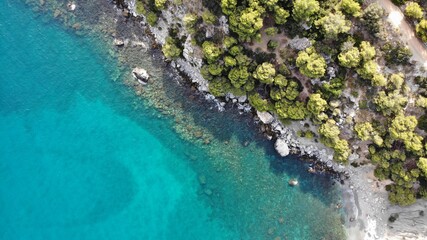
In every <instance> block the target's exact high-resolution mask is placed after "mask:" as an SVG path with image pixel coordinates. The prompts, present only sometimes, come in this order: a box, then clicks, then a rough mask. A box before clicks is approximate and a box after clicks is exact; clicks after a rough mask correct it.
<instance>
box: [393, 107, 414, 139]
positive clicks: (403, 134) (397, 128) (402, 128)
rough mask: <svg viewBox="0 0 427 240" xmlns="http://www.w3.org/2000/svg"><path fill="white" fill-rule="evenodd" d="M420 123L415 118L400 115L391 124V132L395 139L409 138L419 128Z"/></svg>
mask: <svg viewBox="0 0 427 240" xmlns="http://www.w3.org/2000/svg"><path fill="white" fill-rule="evenodd" d="M417 124H418V121H417V119H416V118H415V117H414V116H405V115H403V114H402V113H400V114H398V115H397V116H396V117H395V118H394V119H393V120H392V122H391V125H390V128H389V132H390V136H391V137H392V138H394V139H402V140H403V139H405V138H408V134H409V133H411V132H413V131H414V130H415V128H416V127H417Z"/></svg>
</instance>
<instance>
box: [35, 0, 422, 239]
mask: <svg viewBox="0 0 427 240" xmlns="http://www.w3.org/2000/svg"><path fill="white" fill-rule="evenodd" d="M46 1H48V0H46ZM42 2H43V3H44V1H40V4H41V3H42ZM126 2H127V3H128V4H127V6H128V8H124V9H123V8H119V9H116V10H117V13H116V18H126V19H129V20H128V21H132V22H134V23H135V24H136V25H138V26H137V27H141V30H140V32H138V34H136V35H135V36H134V37H135V38H136V39H137V40H135V41H134V40H132V41H130V40H128V39H126V38H121V37H122V36H121V35H119V34H120V33H123V32H125V31H127V29H126V28H124V29H119V28H117V29H116V31H117V32H118V33H119V34H117V35H116V34H115V33H113V32H112V33H111V36H112V39H111V42H112V44H113V45H115V46H116V47H117V48H122V47H128V46H130V47H132V48H138V49H147V48H148V47H147V46H146V45H145V43H144V41H140V40H138V39H140V38H142V39H144V38H146V37H150V36H151V38H152V40H153V41H152V42H153V43H154V42H155V44H153V46H152V47H160V46H161V45H162V44H164V42H165V38H166V36H167V34H168V32H167V31H165V30H167V26H168V24H173V23H174V21H178V20H179V21H180V18H175V19H174V18H172V14H170V11H169V15H168V13H167V10H165V11H164V12H165V14H166V16H169V20H170V21H169V22H168V21H166V20H165V19H162V18H160V19H159V24H163V25H162V26H164V27H163V28H161V29H154V28H151V27H149V26H148V24H146V22H145V18H144V17H142V16H137V17H134V16H131V15H132V11H134V10H135V5H134V4H132V3H133V1H126ZM69 3H70V4H68V5H67V6H73V7H72V9H71V8H70V7H68V9H62V10H61V11H62V13H61V11H60V10H57V11H58V13H59V14H63V15H65V14H64V12H66V11H72V12H73V13H74V14H77V13H79V12H80V11H84V9H83V8H79V7H80V6H79V3H78V1H77V2H74V1H70V2H69ZM116 3H118V4H117V6H119V7H124V4H125V1H123V0H121V1H117V2H116ZM110 6H111V8H112V9H113V5H112V4H110ZM184 12H185V11H184V9H181V10H179V11H174V13H177V14H181V17H182V14H184ZM55 15H57V14H56V11H55V14H54V17H55ZM55 18H56V17H55ZM166 19H168V17H166ZM177 19H178V20H177ZM181 19H182V18H181ZM116 20H117V19H116ZM162 21H163V23H161V22H162ZM175 23H176V22H175ZM76 24H78V23H73V22H72V21H69V23H67V25H70V28H72V29H75V30H76V31H78V29H77V27H75V26H76ZM225 25H226V24H225V23H224V24H223V27H224V28H225V27H226V26H225ZM80 27H82V28H84V25H83V26H81V25H79V28H80ZM143 32H145V33H147V34H146V35H144V36H141V35H142V33H143ZM107 35H108V34H107ZM124 35H125V36H127V35H129V34H124ZM190 41H191V39H187V41H186V43H188V44H185V45H184V46H185V47H186V49H187V50H184V57H185V59H178V60H175V61H172V62H171V63H170V65H171V66H172V67H174V69H176V72H177V73H179V74H180V75H181V76H183V77H184V78H186V79H188V80H189V81H191V82H192V83H193V84H192V85H193V86H194V88H196V87H197V88H198V91H199V92H201V93H202V94H204V98H205V99H206V100H208V101H211V102H214V103H215V105H216V106H217V108H218V109H219V110H220V111H221V110H222V109H224V106H225V105H226V102H228V103H231V104H233V106H236V107H237V109H238V111H240V112H251V111H252V109H251V107H250V106H249V104H248V103H247V99H246V98H245V97H244V96H233V95H230V94H229V95H227V96H226V97H225V98H224V99H216V98H214V97H213V96H212V95H211V94H209V93H208V91H207V90H208V83H207V81H205V80H204V79H203V78H202V77H201V74H200V70H199V69H200V66H201V61H202V60H201V58H200V57H199V58H197V57H194V56H191V54H190V53H191V49H189V48H191V42H190ZM122 49H125V48H122ZM193 51H195V50H194V49H193ZM125 54H126V53H125ZM133 57H134V58H137V57H138V56H133ZM135 67H137V66H135ZM148 74H149V72H148ZM129 75H131V73H130V74H129ZM139 75H140V76H141V75H143V74H139ZM141 81H142V80H141ZM132 84H135V85H142V84H145V81H143V82H142V83H141V82H139V81H134V82H133V83H132ZM148 84H150V81H148ZM253 118H254V120H255V122H257V123H259V126H260V129H261V131H262V133H263V135H264V136H265V137H266V138H267V139H270V140H273V141H275V143H277V144H276V145H277V147H276V149H279V150H280V151H281V153H282V155H287V154H298V155H300V156H303V159H306V160H308V161H310V162H312V164H311V166H312V167H313V168H315V170H316V171H317V172H324V171H327V172H329V173H331V174H336V176H337V180H339V181H340V182H341V183H343V199H344V205H345V206H342V207H343V209H344V211H345V212H346V215H347V219H346V221H345V225H346V229H347V232H348V238H349V239H425V238H424V236H426V235H427V229H426V228H427V227H426V226H427V216H426V214H424V212H425V210H423V209H426V207H427V204H426V203H425V201H418V202H417V204H415V205H413V206H411V207H409V208H405V207H397V206H391V205H390V204H389V202H388V200H387V193H386V191H385V185H386V183H384V182H379V181H377V180H376V178H375V177H374V176H373V174H372V172H373V169H374V166H372V165H370V164H368V165H363V166H360V167H353V166H351V165H349V166H343V165H339V164H336V163H335V162H333V161H332V155H333V152H332V150H331V149H330V148H328V147H325V146H324V145H323V144H321V143H318V142H316V141H314V140H313V139H306V138H300V137H298V136H297V132H298V130H302V129H305V126H304V125H305V123H306V122H304V121H300V122H293V123H292V124H290V125H286V126H285V125H283V124H282V123H281V122H280V121H279V120H278V118H277V116H274V115H272V114H270V113H265V112H264V113H260V112H256V113H255V112H254V116H253ZM310 130H312V131H315V129H310ZM350 157H356V158H357V156H350ZM348 177H349V178H348ZM344 179H346V181H343V180H344ZM390 216H394V218H393V219H392V220H393V221H390V220H389V219H390ZM399 216H402V217H399ZM417 226H420V227H419V228H417ZM423 227H424V228H423Z"/></svg>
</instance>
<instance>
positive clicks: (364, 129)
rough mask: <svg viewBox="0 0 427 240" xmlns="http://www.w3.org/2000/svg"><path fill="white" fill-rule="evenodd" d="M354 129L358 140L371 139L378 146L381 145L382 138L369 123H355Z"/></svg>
mask: <svg viewBox="0 0 427 240" xmlns="http://www.w3.org/2000/svg"><path fill="white" fill-rule="evenodd" d="M354 130H355V131H356V134H357V136H358V137H359V138H360V140H362V141H368V140H371V141H373V142H374V143H375V144H376V145H378V146H382V145H383V142H384V140H383V138H382V137H381V136H380V134H379V133H378V131H377V130H375V129H374V127H373V126H372V124H371V123H369V122H364V123H356V125H355V126H354Z"/></svg>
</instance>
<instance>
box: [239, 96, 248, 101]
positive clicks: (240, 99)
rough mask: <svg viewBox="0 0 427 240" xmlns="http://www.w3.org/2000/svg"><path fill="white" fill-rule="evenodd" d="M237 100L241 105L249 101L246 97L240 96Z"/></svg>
mask: <svg viewBox="0 0 427 240" xmlns="http://www.w3.org/2000/svg"><path fill="white" fill-rule="evenodd" d="M237 100H238V101H239V103H244V102H246V100H248V97H247V96H246V95H243V96H239V97H238V98H237Z"/></svg>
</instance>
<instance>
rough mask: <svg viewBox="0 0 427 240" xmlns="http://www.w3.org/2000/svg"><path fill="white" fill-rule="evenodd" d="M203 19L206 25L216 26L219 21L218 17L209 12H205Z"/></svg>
mask: <svg viewBox="0 0 427 240" xmlns="http://www.w3.org/2000/svg"><path fill="white" fill-rule="evenodd" d="M202 19H203V22H205V23H206V24H215V23H216V21H217V20H218V19H217V18H216V16H215V15H214V14H213V13H211V12H210V11H209V10H205V11H204V12H203V13H202Z"/></svg>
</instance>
